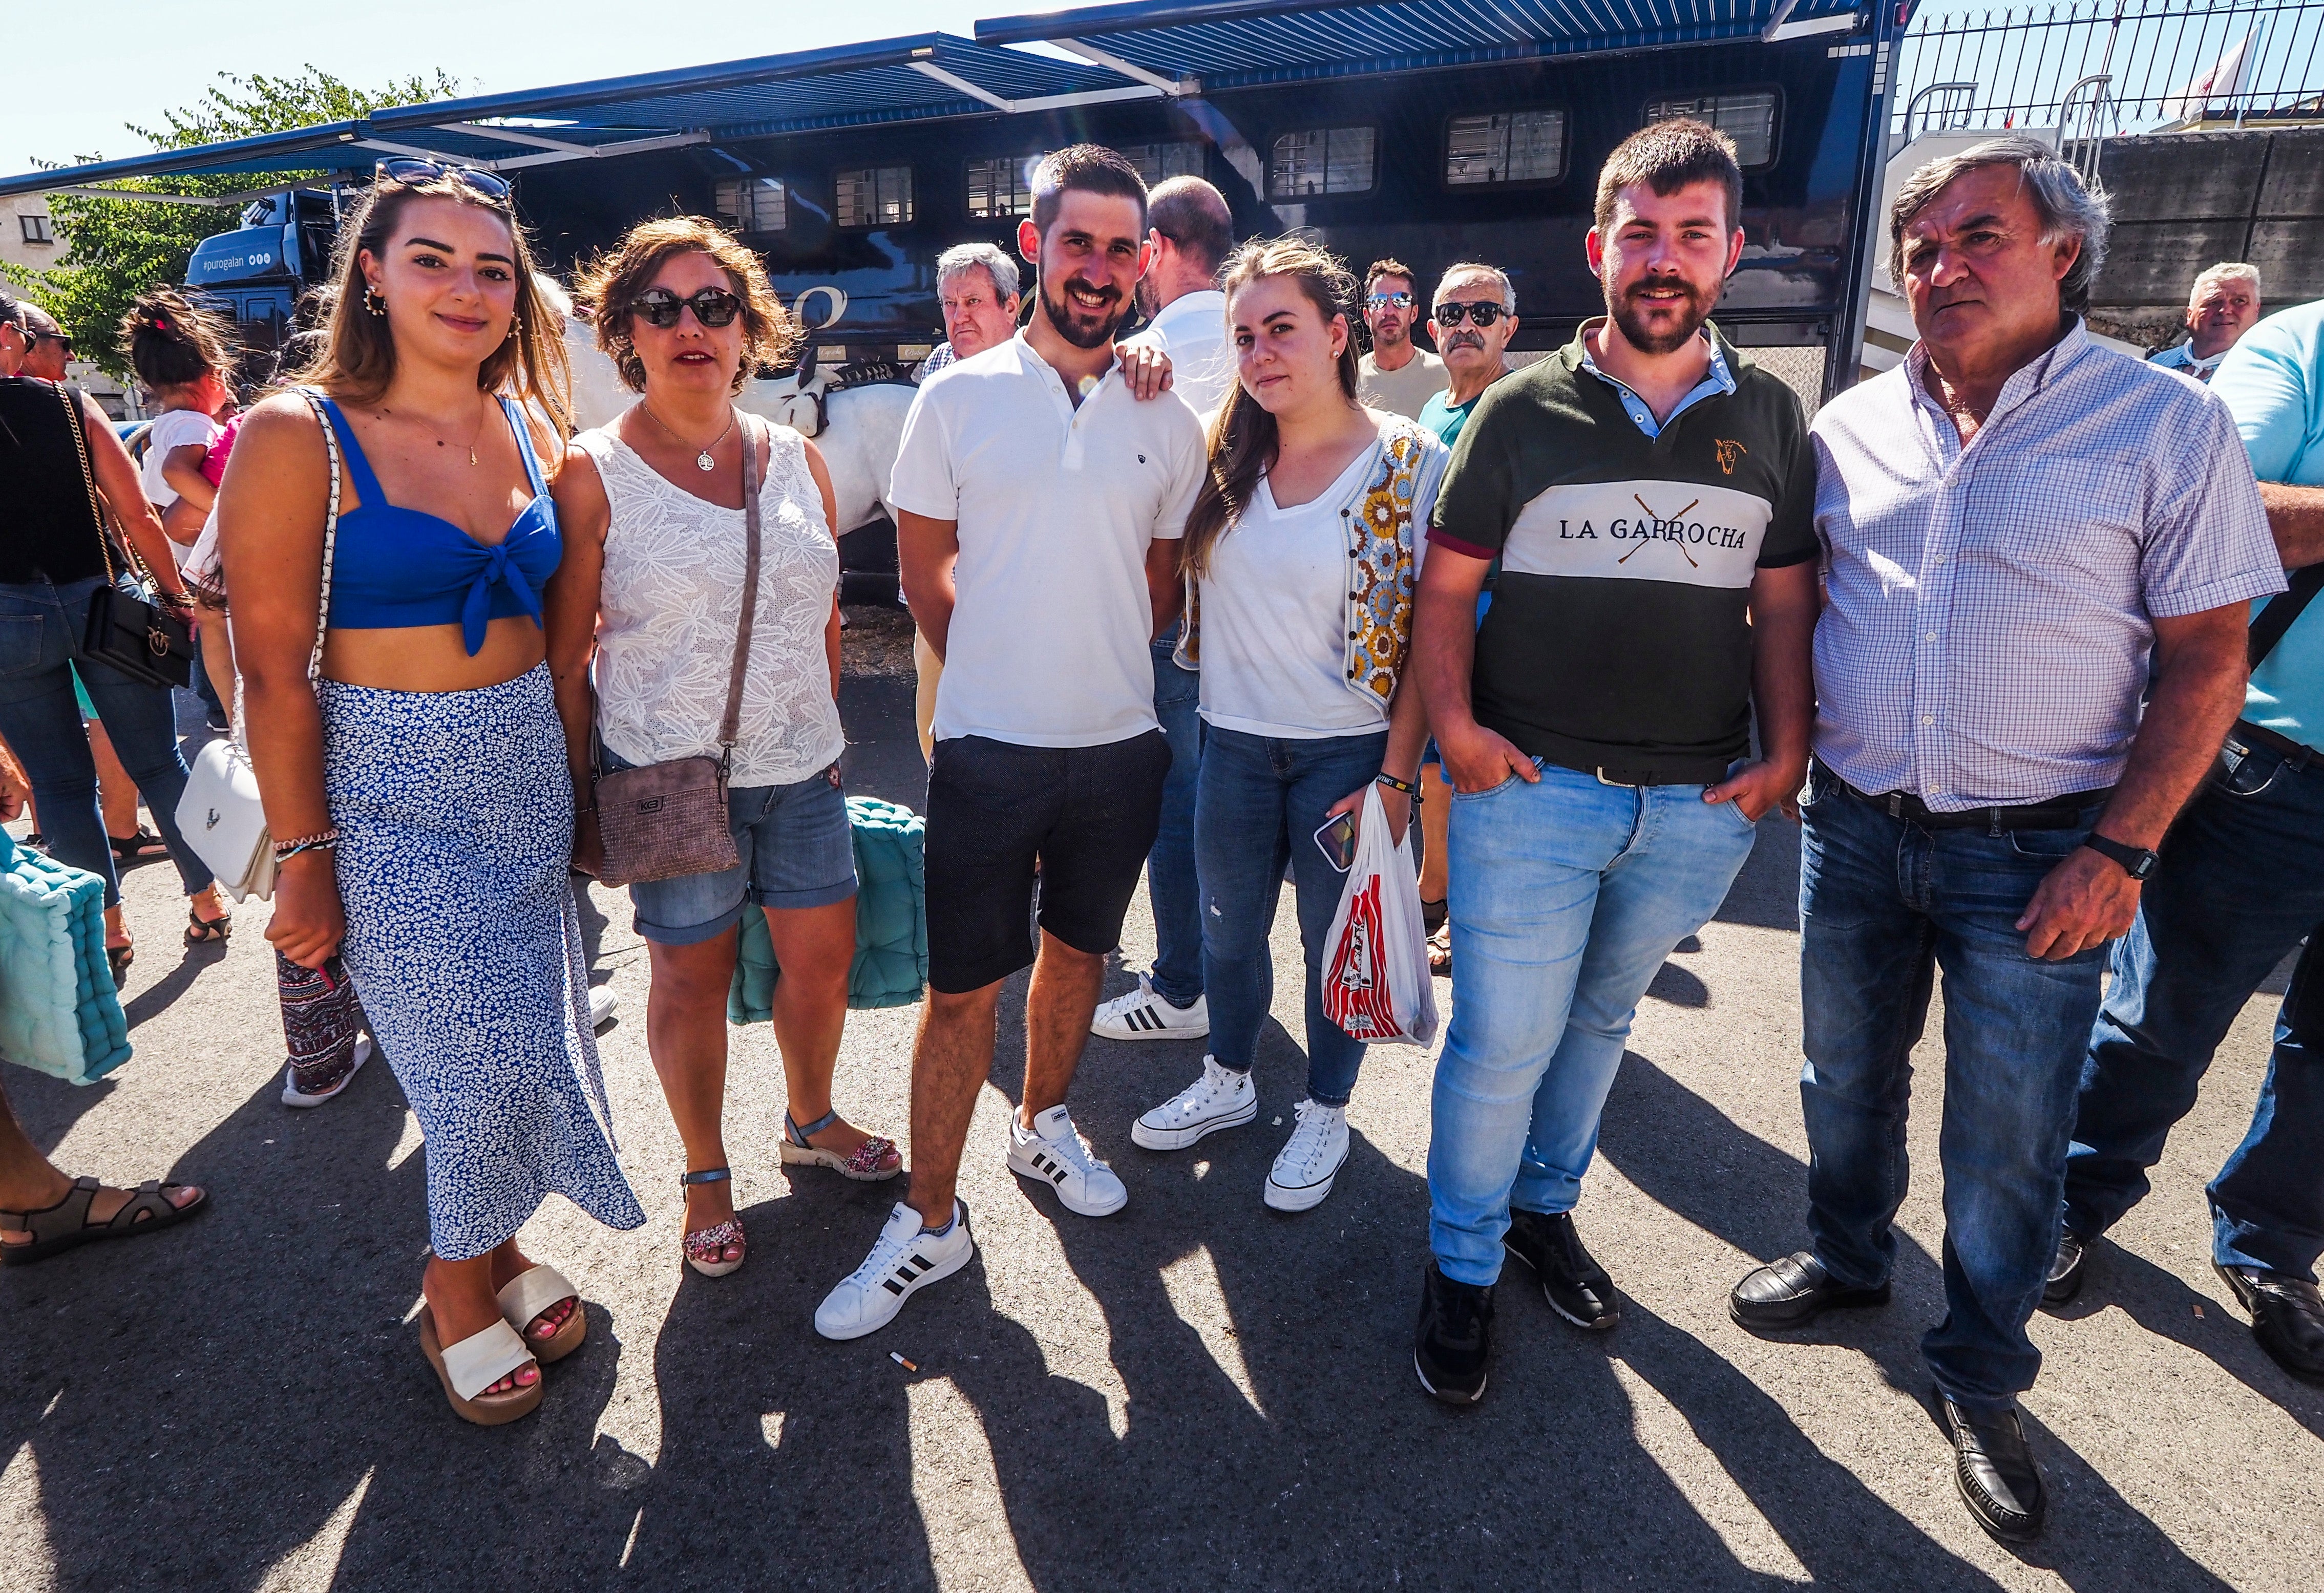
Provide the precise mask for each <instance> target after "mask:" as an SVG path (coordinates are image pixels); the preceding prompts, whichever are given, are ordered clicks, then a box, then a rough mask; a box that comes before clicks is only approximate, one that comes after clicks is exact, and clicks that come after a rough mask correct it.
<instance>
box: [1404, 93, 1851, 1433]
mask: <svg viewBox="0 0 2324 1593" xmlns="http://www.w3.org/2000/svg"><path fill="white" fill-rule="evenodd" d="M1742 183H1743V180H1742V174H1741V172H1740V170H1738V167H1737V165H1736V161H1735V146H1734V143H1733V141H1731V140H1730V139H1729V138H1728V137H1727V135H1726V134H1722V133H1719V132H1716V131H1714V130H1712V129H1711V128H1710V127H1706V126H1704V125H1702V124H1701V123H1697V122H1688V121H1674V122H1663V123H1657V124H1654V125H1652V126H1650V127H1646V128H1645V129H1642V130H1641V131H1639V132H1638V133H1636V134H1632V135H1631V136H1630V137H1629V138H1628V139H1627V140H1625V141H1624V142H1623V143H1621V145H1620V146H1619V147H1618V148H1617V149H1616V150H1615V151H1614V152H1613V154H1612V155H1610V156H1609V157H1608V159H1607V162H1606V166H1605V169H1604V170H1602V171H1601V172H1600V176H1599V180H1598V204H1597V215H1596V222H1597V225H1596V226H1594V227H1592V228H1591V233H1590V238H1589V250H1590V264H1591V269H1592V270H1593V271H1594V272H1596V273H1597V274H1598V277H1599V280H1600V283H1601V284H1602V285H1603V287H1604V290H1605V296H1606V308H1607V315H1606V317H1605V318H1603V319H1600V320H1595V321H1591V322H1588V323H1586V324H1585V325H1584V326H1583V327H1582V328H1581V330H1580V332H1579V333H1578V334H1577V335H1576V336H1575V338H1574V340H1573V342H1572V344H1570V345H1567V346H1566V347H1565V348H1563V349H1562V350H1560V351H1559V352H1558V353H1557V354H1555V355H1552V356H1551V357H1549V358H1548V359H1545V360H1542V361H1540V362H1539V363H1537V364H1534V365H1531V366H1528V367H1527V368H1526V369H1525V370H1523V371H1520V372H1517V373H1515V374H1513V375H1508V376H1504V377H1503V378H1501V379H1500V380H1499V382H1494V383H1493V384H1492V385H1490V386H1489V387H1488V388H1487V389H1486V390H1485V391H1484V395H1483V397H1482V398H1480V400H1479V401H1478V403H1477V408H1476V410H1475V411H1474V412H1473V413H1472V414H1471V416H1470V418H1469V422H1468V425H1467V427H1466V428H1464V429H1463V430H1462V434H1461V441H1460V444H1459V446H1458V447H1456V448H1455V449H1454V450H1453V455H1452V466H1451V469H1450V471H1449V473H1448V474H1447V475H1446V477H1445V481H1444V487H1443V493H1441V494H1440V496H1439V497H1438V499H1437V502H1436V510H1435V514H1434V523H1433V527H1432V529H1431V531H1430V535H1429V542H1430V548H1429V557H1428V560H1427V562H1426V564H1425V566H1423V567H1422V574H1421V581H1420V593H1419V598H1418V612H1417V617H1416V631H1415V636H1414V643H1413V667H1414V668H1415V669H1416V671H1417V672H1418V673H1417V678H1418V680H1419V683H1420V689H1421V693H1422V695H1423V697H1424V698H1425V701H1426V703H1427V705H1428V718H1429V723H1430V724H1431V725H1432V726H1434V729H1435V732H1436V741H1437V745H1438V747H1439V748H1440V749H1441V750H1442V751H1443V760H1444V770H1445V773H1446V774H1447V775H1448V776H1450V777H1451V778H1452V783H1453V786H1454V787H1455V788H1456V790H1457V792H1458V795H1457V796H1455V797H1454V798H1453V802H1452V829H1451V836H1450V845H1449V847H1448V851H1449V853H1450V861H1451V864H1452V870H1451V873H1452V879H1451V885H1452V895H1451V904H1452V961H1453V966H1454V968H1455V969H1456V970H1457V979H1458V988H1457V992H1456V999H1455V1000H1454V1002H1453V1006H1452V1027H1451V1029H1450V1031H1449V1032H1448V1034H1447V1036H1446V1039H1445V1045H1444V1054H1443V1058H1442V1059H1441V1060H1440V1061H1439V1063H1438V1064H1437V1070H1436V1082H1435V1091H1434V1101H1433V1111H1434V1134H1433V1136H1432V1138H1431V1142H1430V1146H1429V1152H1428V1188H1429V1203H1430V1220H1429V1248H1430V1249H1431V1251H1432V1252H1433V1253H1434V1254H1433V1258H1432V1259H1431V1261H1430V1263H1429V1266H1428V1269H1427V1274H1426V1278H1425V1285H1424V1289H1423V1294H1422V1300H1421V1311H1420V1320H1419V1324H1418V1327H1417V1330H1416V1333H1415V1339H1414V1354H1413V1360H1414V1365H1415V1367H1416V1369H1417V1370H1418V1371H1419V1373H1420V1378H1421V1382H1422V1385H1423V1386H1425V1387H1426V1388H1427V1389H1428V1391H1429V1392H1430V1393H1432V1394H1434V1395H1437V1396H1438V1397H1439V1398H1441V1399H1445V1400H1448V1401H1452V1402H1454V1403H1458V1404H1467V1403H1470V1402H1472V1401H1474V1400H1475V1399H1477V1398H1479V1397H1480V1395H1482V1394H1483V1392H1484V1386H1485V1374H1486V1369H1487V1361H1488V1358H1489V1351H1490V1348H1491V1332H1492V1321H1493V1304H1492V1285H1493V1284H1494V1282H1495V1281H1496V1280H1497V1279H1498V1277H1499V1274H1500V1268H1501V1257H1502V1255H1503V1252H1504V1250H1505V1249H1506V1250H1507V1251H1508V1252H1509V1253H1513V1254H1515V1255H1516V1256H1517V1257H1518V1258H1519V1259H1520V1260H1522V1261H1524V1262H1526V1264H1527V1265H1528V1266H1530V1267H1531V1268H1532V1269H1533V1271H1534V1273H1535V1275H1536V1276H1537V1277H1538V1279H1539V1280H1540V1282H1541V1285H1542V1287H1543V1291H1544V1293H1545V1296H1546V1297H1547V1300H1548V1302H1549V1304H1550V1306H1551V1307H1552V1308H1553V1309H1554V1311H1556V1312H1557V1313H1558V1314H1559V1315H1561V1316H1563V1317H1564V1318H1565V1319H1566V1320H1567V1321H1571V1322H1572V1323H1574V1324H1575V1325H1577V1326H1579V1327H1583V1328H1598V1329H1602V1328H1609V1327H1611V1326H1612V1325H1613V1324H1614V1322H1615V1321H1616V1320H1617V1319H1618V1316H1619V1314H1620V1305H1619V1303H1618V1298H1617V1296H1616V1294H1615V1293H1614V1288H1613V1285H1612V1282H1611V1280H1610V1279H1609V1277H1608V1275H1607V1274H1606V1271H1605V1269H1604V1268H1602V1267H1600V1266H1599V1265H1598V1264H1597V1263H1596V1262H1595V1261H1593V1260H1592V1259H1591V1257H1590V1254H1589V1252H1588V1251H1587V1250H1585V1249H1584V1248H1582V1241H1581V1238H1580V1237H1579V1236H1578V1235H1577V1234H1576V1233H1575V1231H1574V1228H1573V1219H1572V1209H1573V1206H1574V1203H1575V1202H1576V1201H1577V1199H1578V1198H1579V1196H1580V1194H1581V1188H1582V1174H1583V1173H1584V1172H1585V1171H1586V1170H1587V1168H1588V1167H1589V1165H1590V1160H1591V1155H1592V1153H1593V1152H1594V1151H1595V1149H1596V1147H1597V1142H1598V1119H1599V1113H1600V1110H1601V1109H1602V1108H1603V1106H1604V1105H1605V1100H1606V1092H1607V1091H1608V1090H1609V1088H1610V1087H1611V1085H1612V1084H1613V1082H1614V1072H1615V1069H1616V1067H1617V1066H1618V1064H1619V1063H1620V1061H1621V1056H1622V1042H1623V1040H1624V1038H1625V1037H1626V1036H1628V1034H1629V1030H1630V1019H1631V1015H1632V1013H1633V1012H1634V1011H1635V1009H1636V1008H1637V1003H1638V998H1639V997H1641V996H1642V995H1644V994H1645V993H1646V984H1647V981H1650V980H1651V979H1653V977H1654V975H1655V971H1656V970H1657V969H1659V968H1660V967H1661V966H1662V963H1663V960H1664V958H1665V957H1666V956H1667V955H1668V954H1669V953H1670V952H1671V950H1672V949H1673V948H1674V946H1676V945H1677V944H1678V943H1679V942H1680V941H1682V940H1683V939H1684V938H1685V937H1686V936H1688V935H1692V934H1693V933H1694V932H1695V931H1696V930H1698V929H1700V928H1701V926H1702V925H1703V924H1704V923H1705V922H1706V921H1707V920H1708V919H1709V918H1710V917H1711V914H1712V913H1713V912H1715V911H1717V910H1718V907H1719V904H1720V901H1721V900H1722V899H1724V898H1725V897H1726V894H1727V888H1728V887H1729V885H1730V884H1731V883H1732V882H1733V881H1734V879H1735V876H1736V873H1737V872H1738V870H1740V869H1741V868H1742V866H1743V861H1744V859H1745V858H1747V857H1748V856H1749V854H1750V851H1751V842H1752V837H1753V824H1754V823H1755V822H1756V821H1757V819H1758V818H1759V817H1760V815H1763V814H1765V813H1766V812H1767V811H1768V810H1769V809H1770V808H1772V807H1775V806H1776V805H1777V804H1778V803H1780V802H1782V801H1783V800H1784V798H1786V797H1788V796H1790V795H1791V794H1792V793H1794V792H1795V791H1797V790H1798V789H1799V787H1800V784H1801V781H1802V779H1803V778H1804V776H1805V774H1806V772H1807V762H1808V732H1809V728H1810V724H1811V721H1812V717H1813V713H1814V699H1815V692H1814V685H1813V680H1812V671H1811V667H1810V662H1809V658H1810V653H1809V649H1810V642H1811V639H1812V634H1813V631H1814V624H1815V613H1816V554H1817V550H1818V544H1817V541H1816V535H1815V529H1814V523H1813V513H1814V501H1815V462H1814V457H1813V456H1812V453H1811V451H1810V448H1809V444H1808V438H1807V428H1806V426H1805V425H1804V423H1803V421H1802V419H1801V417H1800V406H1799V401H1798V400H1797V399H1796V398H1795V397H1794V396H1793V393H1792V391H1791V389H1790V388H1788V387H1787V386H1785V385H1784V382H1782V381H1781V380H1779V379H1778V378H1776V377H1775V376H1774V375H1773V374H1771V373H1767V372H1765V371H1762V370H1760V369H1759V368H1758V367H1757V366H1756V365H1754V364H1752V363H1751V362H1750V361H1749V360H1748V358H1746V357H1744V356H1743V355H1741V354H1739V353H1738V352H1737V350H1736V349H1735V348H1733V347H1732V346H1731V345H1729V344H1728V343H1727V341H1726V340H1725V339H1724V338H1722V337H1721V336H1719V333H1718V331H1717V329H1716V328H1715V327H1711V326H1710V325H1709V318H1710V314H1711V306H1712V305H1713V304H1714V303H1716V302H1717V300H1718V298H1719V293H1720V286H1721V285H1722V284H1723V283H1724V281H1726V278H1727V276H1728V273H1729V272H1732V271H1733V270H1734V269H1735V264H1736V262H1737V260H1738V259H1739V258H1740V256H1741V253H1742V249H1743V231H1742V228H1741V226H1740V225H1739V224H1738V212H1739V210H1740V208H1741V203H1742ZM1496 557H1498V558H1499V560H1500V576H1499V580H1498V581H1497V583H1496V585H1495V586H1494V592H1493V603H1492V607H1491V608H1490V609H1489V611H1488V612H1487V613H1486V615H1485V619H1484V622H1483V624H1482V625H1481V626H1480V625H1479V624H1478V623H1477V622H1476V606H1477V594H1478V592H1479V590H1480V587H1481V586H1482V585H1483V582H1484V578H1485V572H1486V570H1487V568H1488V567H1489V566H1490V565H1491V563H1492V562H1493V560H1494V559H1495V558H1496ZM1755 715H1756V718H1757V728H1758V741H1759V746H1760V749H1761V750H1760V754H1759V756H1758V758H1757V760H1754V759H1753V758H1752V756H1751V740H1752V734H1751V732H1752V724H1753V720H1754V717H1755Z"/></svg>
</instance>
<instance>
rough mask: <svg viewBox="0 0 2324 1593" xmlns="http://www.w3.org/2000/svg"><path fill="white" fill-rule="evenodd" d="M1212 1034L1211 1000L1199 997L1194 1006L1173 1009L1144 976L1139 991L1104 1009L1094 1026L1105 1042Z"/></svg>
mask: <svg viewBox="0 0 2324 1593" xmlns="http://www.w3.org/2000/svg"><path fill="white" fill-rule="evenodd" d="M1210 1032H1211V1003H1210V1000H1209V999H1208V998H1207V997H1203V996H1196V997H1195V998H1194V1005H1193V1006H1191V1007H1173V1006H1172V1005H1171V1004H1170V1003H1169V1002H1167V1001H1166V1000H1164V999H1162V998H1161V997H1160V996H1159V995H1157V994H1156V993H1155V990H1154V981H1152V980H1151V979H1149V978H1148V977H1147V976H1146V975H1145V974H1143V973H1141V974H1139V976H1138V988H1137V989H1136V990H1131V991H1130V992H1129V993H1128V994H1126V995H1120V996H1116V997H1115V998H1114V999H1112V1000H1111V1001H1108V1002H1106V1003H1105V1004H1104V1005H1103V1006H1102V1007H1100V1008H1098V1009H1097V1017H1095V1018H1093V1019H1092V1020H1091V1023H1090V1033H1091V1034H1093V1035H1095V1036H1097V1037H1098V1038H1099V1039H1101V1040H1199V1039H1201V1038H1202V1037H1203V1036H1204V1035H1207V1034H1209V1033H1210Z"/></svg>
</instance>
